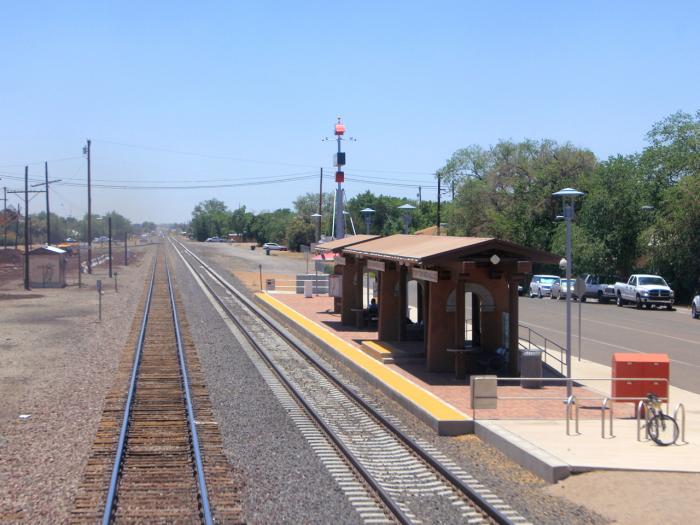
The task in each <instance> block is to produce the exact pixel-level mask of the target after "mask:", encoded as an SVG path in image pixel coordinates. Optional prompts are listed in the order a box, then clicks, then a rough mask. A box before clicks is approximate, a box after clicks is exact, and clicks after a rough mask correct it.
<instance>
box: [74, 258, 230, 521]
mask: <svg viewBox="0 0 700 525" xmlns="http://www.w3.org/2000/svg"><path fill="white" fill-rule="evenodd" d="M160 251H161V252H164V251H165V250H160ZM144 302H145V304H144V307H143V315H142V317H141V320H140V323H139V325H138V327H136V326H135V327H134V328H137V329H136V330H133V331H132V341H131V343H132V344H133V349H134V350H133V353H130V355H127V356H125V357H124V358H123V360H122V365H121V366H120V370H119V375H120V379H118V381H117V385H115V388H114V389H113V391H112V392H111V393H110V395H109V396H108V399H107V404H106V405H107V406H106V408H105V411H104V413H103V418H102V421H101V423H100V427H99V429H98V433H97V438H96V440H95V443H94V445H93V450H92V455H91V457H90V459H89V461H88V465H87V467H86V470H85V475H84V480H83V483H82V485H81V489H80V491H79V494H78V496H77V497H76V501H75V506H74V510H73V513H72V516H71V520H72V521H73V522H77V523H84V522H89V523H95V522H97V521H100V520H101V521H102V523H103V524H105V525H106V524H109V523H144V522H147V523H156V522H160V523H197V522H201V523H205V524H211V523H215V522H226V523H231V522H239V521H240V501H239V496H238V486H237V485H236V483H235V482H234V481H233V478H232V476H231V475H230V474H231V471H230V467H229V465H228V462H227V460H226V458H225V456H224V455H223V452H222V443H221V438H220V435H219V432H218V427H217V425H216V422H215V421H214V419H213V416H212V412H211V406H210V404H209V400H208V396H207V394H206V390H205V388H204V382H203V378H202V374H201V371H200V370H199V362H198V359H197V358H196V352H195V351H194V349H193V347H192V345H191V343H190V342H189V336H188V335H187V327H186V323H185V322H184V320H183V319H181V318H180V313H179V311H178V310H179V309H178V302H179V301H178V299H177V294H176V292H175V289H174V286H173V281H172V278H171V275H170V270H169V267H168V264H167V258H166V256H165V254H164V253H158V254H157V256H156V257H155V258H154V262H153V271H152V274H151V279H150V284H149V286H148V291H147V294H146V298H145V301H144ZM183 334H184V335H183ZM127 378H128V381H124V379H127ZM125 384H126V388H125Z"/></svg>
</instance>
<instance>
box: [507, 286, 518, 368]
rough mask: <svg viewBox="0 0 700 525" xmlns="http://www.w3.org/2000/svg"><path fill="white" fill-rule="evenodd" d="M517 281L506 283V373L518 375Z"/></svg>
mask: <svg viewBox="0 0 700 525" xmlns="http://www.w3.org/2000/svg"><path fill="white" fill-rule="evenodd" d="M518 343H519V337H518V281H516V280H511V281H510V282H509V283H508V372H509V373H510V375H512V376H516V375H518V357H519V355H518V354H519V351H520V349H519V345H518Z"/></svg>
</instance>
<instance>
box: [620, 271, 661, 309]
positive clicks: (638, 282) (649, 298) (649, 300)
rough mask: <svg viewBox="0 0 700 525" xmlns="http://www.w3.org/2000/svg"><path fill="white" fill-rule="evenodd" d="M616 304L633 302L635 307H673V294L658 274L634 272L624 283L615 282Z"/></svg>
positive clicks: (621, 304)
mask: <svg viewBox="0 0 700 525" xmlns="http://www.w3.org/2000/svg"><path fill="white" fill-rule="evenodd" d="M615 296H616V299H617V306H624V305H625V304H626V303H634V304H635V305H636V306H637V308H642V307H645V308H651V307H652V306H665V307H666V308H667V309H668V310H671V309H672V308H673V301H674V294H673V290H671V287H670V286H669V285H668V284H667V283H666V281H664V278H663V277H660V276H658V275H646V274H635V275H632V276H631V277H630V278H629V279H628V280H627V282H626V283H620V282H618V283H615Z"/></svg>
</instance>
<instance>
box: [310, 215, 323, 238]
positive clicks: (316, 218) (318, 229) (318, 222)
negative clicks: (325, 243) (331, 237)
mask: <svg viewBox="0 0 700 525" xmlns="http://www.w3.org/2000/svg"><path fill="white" fill-rule="evenodd" d="M311 217H313V219H314V222H315V223H316V242H318V241H320V240H321V214H320V213H312V214H311Z"/></svg>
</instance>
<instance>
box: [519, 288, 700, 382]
mask: <svg viewBox="0 0 700 525" xmlns="http://www.w3.org/2000/svg"><path fill="white" fill-rule="evenodd" d="M581 306H582V309H581V315H582V323H581V335H582V337H581V340H582V344H581V347H582V348H581V356H582V357H583V358H584V359H589V360H591V361H595V362H597V363H601V364H605V365H608V366H610V364H611V363H612V354H613V353H615V352H634V353H638V352H641V353H666V354H668V355H669V357H670V359H671V383H672V384H673V385H674V386H677V387H679V388H683V389H685V390H690V391H691V392H696V393H700V321H698V320H694V319H691V318H690V313H689V311H688V310H687V309H679V310H678V311H668V310H656V309H653V310H637V309H636V308H634V307H624V308H618V307H617V306H615V305H613V304H607V305H606V304H598V303H597V302H596V301H589V302H585V303H583V304H582V305H581ZM578 308H579V305H578V303H572V305H571V324H572V340H571V348H572V354H573V358H574V359H575V358H576V356H577V355H578ZM520 322H521V323H524V324H526V325H528V326H530V327H532V328H533V329H534V330H537V331H538V332H540V333H541V334H543V335H545V336H546V337H549V338H550V339H552V340H553V341H555V342H557V343H559V344H561V345H562V346H564V345H565V342H566V302H565V301H556V300H550V299H546V298H545V299H529V298H527V297H523V298H521V299H520Z"/></svg>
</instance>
